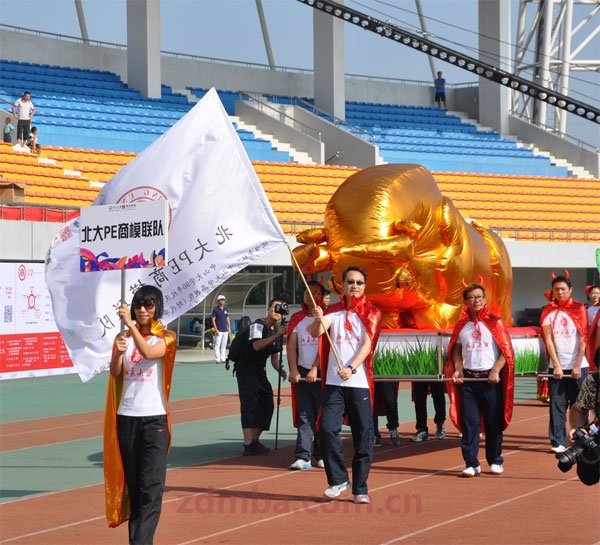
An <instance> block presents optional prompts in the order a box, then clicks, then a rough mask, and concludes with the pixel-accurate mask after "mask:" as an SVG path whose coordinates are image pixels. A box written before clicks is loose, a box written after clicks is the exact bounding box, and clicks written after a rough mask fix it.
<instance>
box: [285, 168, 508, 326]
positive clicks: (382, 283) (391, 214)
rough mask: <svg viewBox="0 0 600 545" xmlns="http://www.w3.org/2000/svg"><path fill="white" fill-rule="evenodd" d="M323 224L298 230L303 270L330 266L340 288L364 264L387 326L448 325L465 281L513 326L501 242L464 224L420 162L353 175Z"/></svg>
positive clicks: (369, 288) (330, 204) (334, 198)
mask: <svg viewBox="0 0 600 545" xmlns="http://www.w3.org/2000/svg"><path fill="white" fill-rule="evenodd" d="M476 195H477V194H476V193H475V195H474V196H476ZM482 198H483V197H482ZM324 224H325V227H324V228H317V229H308V230H306V231H303V232H301V233H300V234H299V235H297V237H296V238H297V240H298V242H300V243H301V244H302V245H301V246H298V247H297V248H295V249H294V255H295V257H296V259H297V261H298V264H299V266H300V268H301V269H302V271H303V272H304V273H305V274H311V273H319V272H324V271H331V272H332V279H331V282H330V283H331V287H332V289H333V290H335V291H336V292H337V293H341V291H342V290H341V286H342V271H343V270H344V269H345V268H346V267H348V266H350V265H355V266H359V267H362V268H363V269H365V270H366V271H367V275H368V282H367V292H366V293H367V296H368V297H369V300H371V301H372V302H373V303H374V304H375V305H377V306H378V307H379V308H380V309H381V311H382V313H383V325H384V327H387V328H405V327H406V328H417V329H446V328H449V327H452V325H453V324H454V322H455V321H456V320H457V319H458V316H459V314H460V310H461V307H462V305H463V299H462V291H463V289H464V285H465V283H466V284H470V283H472V282H477V283H480V284H481V283H482V284H483V286H484V287H485V290H486V299H487V304H488V307H489V308H490V310H491V311H492V312H493V313H494V314H497V315H498V316H500V317H501V318H502V320H503V321H504V323H505V324H507V325H510V324H511V323H512V320H511V291H512V270H511V265H510V259H509V257H508V252H507V251H506V248H505V246H504V243H503V242H502V240H501V239H500V237H499V236H498V235H496V234H495V233H494V232H492V231H490V230H488V229H485V228H484V227H482V226H481V225H479V224H477V223H476V222H474V221H472V222H471V223H470V224H468V223H467V222H466V221H465V220H464V218H463V217H462V215H461V214H460V212H459V211H458V210H457V209H456V207H455V206H454V204H453V203H452V201H451V200H450V199H449V198H448V197H444V196H443V195H442V194H441V192H440V190H439V188H438V186H437V184H436V182H435V180H434V178H433V176H432V175H431V173H430V172H429V171H428V170H427V169H426V168H425V167H422V166H420V165H409V164H400V165H382V166H375V167H371V168H367V169H364V170H361V171H359V172H357V173H355V174H353V175H352V176H350V177H349V178H348V179H346V180H345V181H344V182H343V183H342V185H340V187H339V188H338V189H337V190H336V192H335V193H334V194H333V195H332V197H331V199H330V200H329V202H328V203H327V207H326V209H325V222H324Z"/></svg>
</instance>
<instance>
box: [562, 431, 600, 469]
mask: <svg viewBox="0 0 600 545" xmlns="http://www.w3.org/2000/svg"><path fill="white" fill-rule="evenodd" d="M573 440H574V442H575V444H574V445H573V446H572V447H571V448H569V449H567V450H565V451H564V452H560V453H558V454H555V455H554V456H555V458H556V459H557V460H558V468H559V469H560V470H561V471H562V472H563V473H566V472H567V471H569V470H570V469H571V468H572V467H573V465H575V464H576V463H577V462H582V463H584V464H587V465H592V464H597V463H599V462H600V430H599V429H598V426H597V424H595V423H592V424H590V425H589V426H588V427H587V428H578V429H577V430H576V431H575V433H574V434H573Z"/></svg>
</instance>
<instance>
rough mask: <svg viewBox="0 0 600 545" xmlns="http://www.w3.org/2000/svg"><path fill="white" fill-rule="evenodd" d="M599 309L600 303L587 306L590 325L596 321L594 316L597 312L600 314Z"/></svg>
mask: <svg viewBox="0 0 600 545" xmlns="http://www.w3.org/2000/svg"><path fill="white" fill-rule="evenodd" d="M599 310H600V306H598V305H595V306H593V307H588V308H587V315H588V324H589V325H590V326H591V325H592V324H593V323H594V318H595V317H596V314H598V311H599Z"/></svg>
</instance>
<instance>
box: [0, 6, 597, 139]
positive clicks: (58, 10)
mask: <svg viewBox="0 0 600 545" xmlns="http://www.w3.org/2000/svg"><path fill="white" fill-rule="evenodd" d="M504 1H505V2H506V7H507V9H509V8H510V9H511V11H512V13H511V15H512V19H513V21H515V20H516V16H517V11H518V4H519V3H518V0H504ZM82 4H83V9H84V12H85V16H86V23H87V27H88V33H89V36H90V38H91V39H94V40H100V41H107V42H114V43H121V44H125V43H126V39H127V38H126V35H127V29H126V3H125V0H82ZM346 4H347V5H348V6H351V7H353V8H355V9H357V10H360V11H365V12H367V13H369V14H371V15H373V16H374V17H377V18H379V19H382V20H387V19H391V20H394V21H396V22H397V23H399V24H400V25H401V26H404V27H405V28H408V29H414V28H418V27H419V21H418V18H417V15H416V7H415V2H414V1H413V0H346ZM421 5H422V7H423V12H424V15H425V16H426V17H427V20H426V24H427V30H428V31H429V32H430V33H432V34H433V35H435V36H436V39H437V40H440V41H443V43H445V44H446V45H447V46H449V47H453V48H455V49H459V50H461V51H463V52H465V53H467V54H471V55H472V56H475V57H477V56H478V53H477V45H478V37H477V34H476V30H477V24H478V23H477V5H478V1H477V0H421ZM263 6H264V10H265V16H266V19H267V24H268V28H269V34H270V39H271V44H272V48H273V53H274V58H275V63H276V64H277V65H278V66H289V67H295V68H307V69H311V68H312V65H313V48H312V9H311V8H309V7H308V6H305V5H302V4H300V3H299V2H297V1H295V0H263ZM576 9H577V8H576ZM0 23H3V24H8V25H15V26H21V27H25V28H31V29H35V30H42V31H46V32H53V33H58V34H65V35H68V36H80V31H79V24H78V20H77V13H76V10H75V2H74V1H73V0H0ZM161 48H162V49H163V50H166V51H175V52H179V53H191V54H196V55H201V56H206V57H217V58H223V59H232V60H238V61H246V62H257V63H265V64H266V63H267V56H266V53H265V47H264V43H263V39H262V34H261V30H260V23H259V19H258V15H257V11H256V4H255V1H254V0H161ZM599 49H600V39H597V40H595V41H594V42H593V43H592V44H591V45H590V46H589V47H588V49H587V52H588V55H587V58H591V57H593V56H594V57H595V58H599V57H600V51H599ZM345 54H346V72H347V73H353V74H363V75H372V76H387V77H393V78H404V79H416V80H430V79H431V71H430V67H429V61H428V59H427V56H426V55H424V54H421V53H417V52H415V51H412V50H411V49H409V48H407V47H404V46H401V45H398V44H396V43H393V42H392V41H391V40H387V39H383V38H380V37H378V36H376V35H374V34H372V33H370V32H365V31H363V30H361V29H358V28H356V27H354V26H352V25H346V51H345ZM436 63H437V64H436V69H438V70H442V71H443V72H444V75H445V77H446V79H447V80H448V81H449V82H452V83H463V82H468V81H474V79H473V77H472V75H471V74H469V73H467V72H465V71H463V70H460V69H458V68H455V67H453V66H450V65H447V64H445V63H442V62H441V61H436ZM572 77H573V79H575V80H577V81H575V83H574V85H573V89H574V92H573V96H574V97H575V98H578V99H580V100H582V101H584V102H590V103H593V102H594V98H595V99H596V100H595V104H596V105H597V104H598V100H597V96H598V93H597V89H598V86H599V85H600V76H599V75H598V74H597V73H596V74H586V75H584V74H582V73H573V74H572ZM584 80H585V81H584ZM578 125H579V124H578ZM572 127H573V129H574V130H573V132H574V133H575V135H576V136H579V137H580V138H582V139H584V140H587V141H589V142H592V141H593V139H594V136H597V135H598V131H597V130H596V129H597V127H594V125H593V124H592V123H585V122H583V123H582V124H581V126H575V124H573V125H572Z"/></svg>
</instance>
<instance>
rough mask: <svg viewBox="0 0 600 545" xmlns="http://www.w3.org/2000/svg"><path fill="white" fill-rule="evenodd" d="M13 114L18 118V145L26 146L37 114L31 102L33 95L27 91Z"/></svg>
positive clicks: (16, 104)
mask: <svg viewBox="0 0 600 545" xmlns="http://www.w3.org/2000/svg"><path fill="white" fill-rule="evenodd" d="M12 113H13V115H14V116H15V117H16V118H17V144H18V145H19V146H24V145H25V142H26V141H27V138H28V136H29V129H30V127H31V120H32V118H33V114H35V106H34V105H33V102H31V93H30V92H29V91H25V92H24V93H23V97H22V98H20V99H18V100H17V101H16V102H15V103H14V104H13V107H12Z"/></svg>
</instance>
